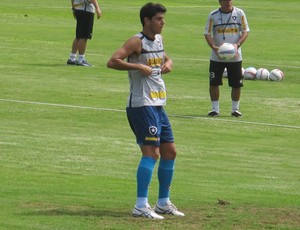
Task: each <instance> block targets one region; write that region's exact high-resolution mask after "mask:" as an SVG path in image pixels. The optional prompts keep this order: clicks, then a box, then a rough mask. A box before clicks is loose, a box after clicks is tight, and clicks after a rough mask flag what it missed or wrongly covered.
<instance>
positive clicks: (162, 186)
mask: <svg viewBox="0 0 300 230" xmlns="http://www.w3.org/2000/svg"><path fill="white" fill-rule="evenodd" d="M174 166H175V160H163V159H160V162H159V166H158V172H157V174H158V181H159V196H158V198H159V200H158V204H159V205H160V206H164V205H165V204H166V202H167V201H169V197H170V186H171V182H172V179H173V174H174Z"/></svg>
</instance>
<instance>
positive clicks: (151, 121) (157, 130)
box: [126, 106, 174, 146]
mask: <svg viewBox="0 0 300 230" xmlns="http://www.w3.org/2000/svg"><path fill="white" fill-rule="evenodd" d="M126 112H127V118H128V121H129V124H130V127H131V129H132V131H133V133H134V134H135V136H136V142H137V144H138V145H156V146H160V144H161V143H173V142H174V136H173V132H172V127H171V124H170V122H169V119H168V116H167V114H166V112H165V110H164V108H163V107H162V106H143V107H136V108H132V107H127V108H126Z"/></svg>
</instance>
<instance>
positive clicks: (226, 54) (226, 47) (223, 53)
mask: <svg viewBox="0 0 300 230" xmlns="http://www.w3.org/2000/svg"><path fill="white" fill-rule="evenodd" d="M218 54H219V56H220V58H221V59H222V60H231V59H233V58H234V55H235V48H234V46H233V45H232V44H230V43H226V42H225V43H223V44H222V45H220V47H219V49H218Z"/></svg>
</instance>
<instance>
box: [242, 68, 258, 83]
mask: <svg viewBox="0 0 300 230" xmlns="http://www.w3.org/2000/svg"><path fill="white" fill-rule="evenodd" d="M256 73H257V70H256V69H255V68H254V67H248V68H246V69H245V72H244V79H245V80H254V79H255V78H256Z"/></svg>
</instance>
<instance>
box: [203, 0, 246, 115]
mask: <svg viewBox="0 0 300 230" xmlns="http://www.w3.org/2000/svg"><path fill="white" fill-rule="evenodd" d="M232 2H233V1H232V0H219V4H220V6H221V7H220V8H219V9H216V10H214V11H212V12H211V13H210V14H209V16H208V19H207V22H206V27H205V31H204V36H205V39H206V41H207V44H208V45H209V46H210V47H211V48H212V52H211V56H210V65H209V80H210V81H209V85H210V86H209V93H210V99H211V102H212V110H211V111H210V112H209V113H208V116H211V117H215V116H219V115H220V105H219V96H220V90H219V86H220V85H222V84H223V82H222V75H223V72H224V69H225V68H226V69H227V73H228V84H229V86H230V87H231V88H232V89H231V100H232V111H231V115H232V116H234V117H240V116H242V113H241V112H240V111H239V104H240V97H241V87H243V76H242V51H241V45H242V44H243V43H244V42H245V40H246V39H247V37H248V33H249V31H250V29H249V26H248V22H247V19H246V15H245V13H244V11H243V10H241V9H239V8H237V7H234V6H233V3H232ZM225 42H226V43H231V44H233V45H234V46H235V49H236V54H235V56H234V58H233V59H231V60H224V59H221V58H220V57H219V55H218V48H219V46H220V45H221V44H223V43H225Z"/></svg>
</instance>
